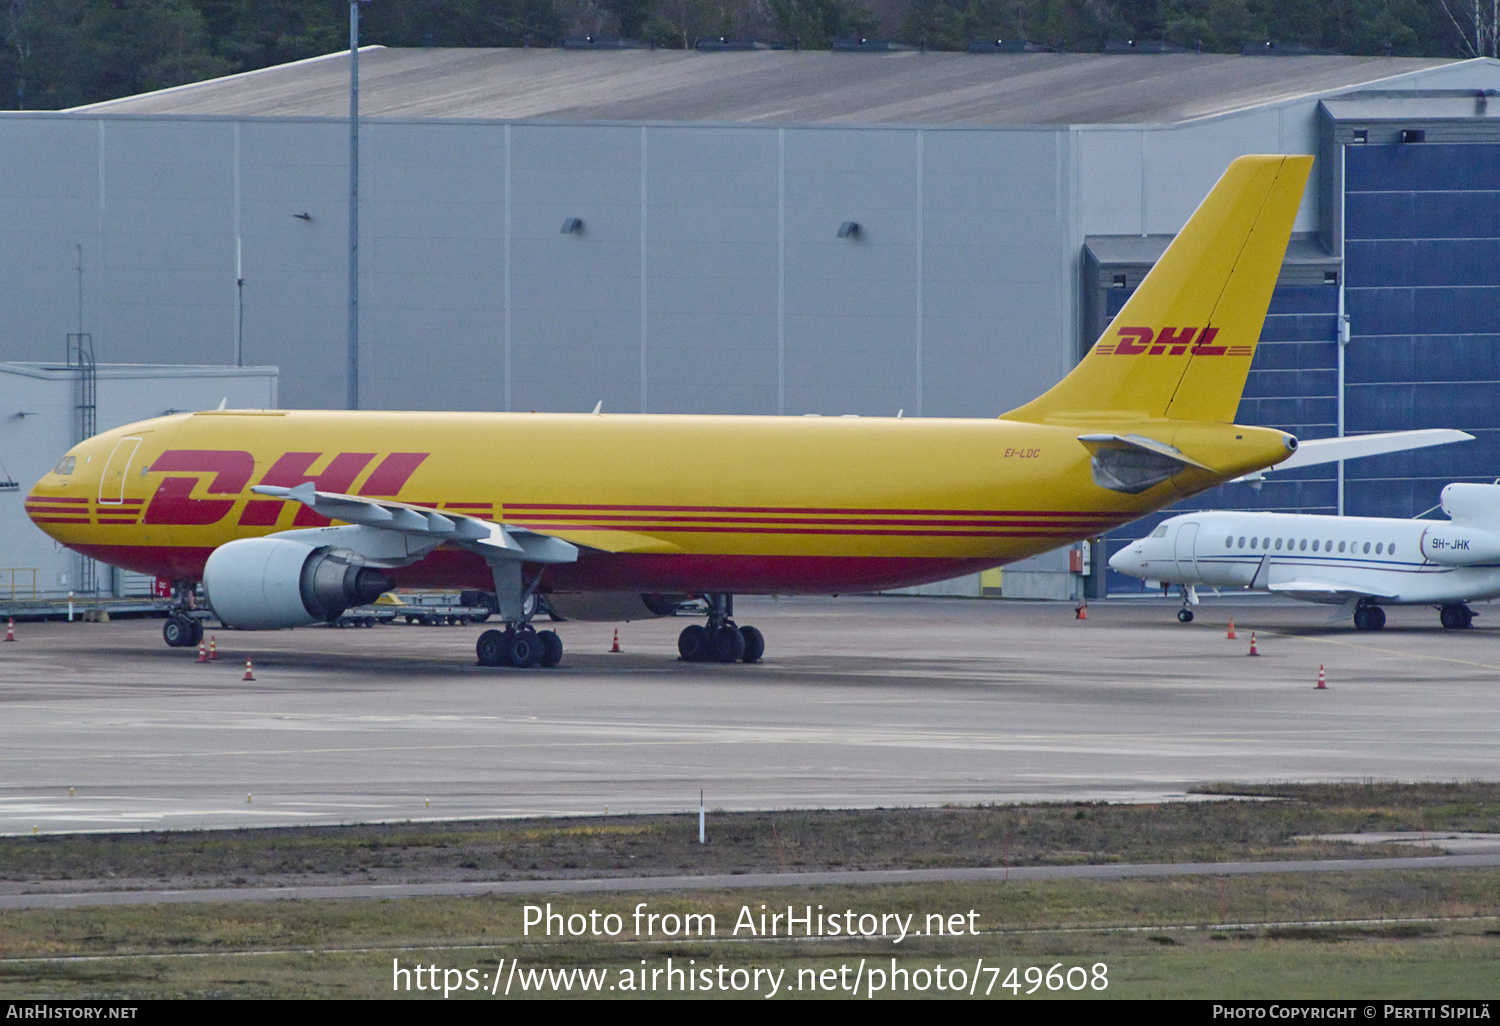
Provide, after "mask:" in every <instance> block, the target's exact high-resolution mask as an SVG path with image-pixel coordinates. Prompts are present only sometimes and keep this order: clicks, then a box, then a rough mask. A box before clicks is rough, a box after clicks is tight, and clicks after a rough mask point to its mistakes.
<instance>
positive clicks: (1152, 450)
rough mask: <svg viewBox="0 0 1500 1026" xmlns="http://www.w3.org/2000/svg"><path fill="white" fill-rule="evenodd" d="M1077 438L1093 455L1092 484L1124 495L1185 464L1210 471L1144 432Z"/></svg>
mask: <svg viewBox="0 0 1500 1026" xmlns="http://www.w3.org/2000/svg"><path fill="white" fill-rule="evenodd" d="M1078 440H1079V441H1080V442H1082V443H1083V447H1084V448H1085V449H1087V450H1088V451H1089V452H1091V453H1093V454H1094V458H1093V459H1091V460H1089V470H1090V471H1091V472H1092V473H1093V475H1094V484H1096V485H1098V486H1099V487H1100V488H1108V489H1110V490H1111V491H1115V492H1124V493H1125V494H1126V495H1138V494H1140V493H1141V492H1144V491H1145V490H1146V489H1148V488H1151V487H1152V486H1154V485H1159V484H1161V483H1162V482H1163V481H1165V480H1167V479H1168V478H1169V477H1172V476H1173V475H1174V474H1178V473H1181V472H1182V471H1184V470H1186V469H1187V468H1188V467H1197V468H1199V469H1200V470H1209V468H1208V467H1205V466H1204V465H1203V464H1201V463H1199V462H1198V461H1197V460H1195V459H1192V458H1191V457H1188V456H1184V455H1183V454H1182V450H1181V449H1178V448H1177V447H1176V446H1174V445H1168V444H1167V443H1166V442H1158V441H1157V440H1156V439H1154V438H1147V437H1146V436H1145V435H1134V434H1132V435H1114V434H1101V435H1079V436H1078Z"/></svg>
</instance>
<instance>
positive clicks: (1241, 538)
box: [1240, 534, 1245, 549]
mask: <svg viewBox="0 0 1500 1026" xmlns="http://www.w3.org/2000/svg"><path fill="white" fill-rule="evenodd" d="M1244 547H1245V536H1244V535H1243V534H1242V535H1240V548H1242V549H1243V548H1244Z"/></svg>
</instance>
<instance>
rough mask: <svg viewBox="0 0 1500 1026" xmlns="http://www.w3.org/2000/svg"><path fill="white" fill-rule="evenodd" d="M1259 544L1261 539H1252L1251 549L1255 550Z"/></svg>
mask: <svg viewBox="0 0 1500 1026" xmlns="http://www.w3.org/2000/svg"><path fill="white" fill-rule="evenodd" d="M1259 544H1260V539H1259V538H1251V539H1250V547H1251V548H1252V549H1253V548H1255V547H1256V546H1257V545H1259Z"/></svg>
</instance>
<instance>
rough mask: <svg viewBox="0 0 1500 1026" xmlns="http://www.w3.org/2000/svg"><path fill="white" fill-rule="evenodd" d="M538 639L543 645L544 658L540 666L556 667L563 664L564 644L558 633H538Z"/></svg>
mask: <svg viewBox="0 0 1500 1026" xmlns="http://www.w3.org/2000/svg"><path fill="white" fill-rule="evenodd" d="M536 638H537V640H538V641H540V642H541V643H542V658H541V659H540V660H538V661H537V665H538V666H556V665H557V664H558V663H560V662H562V657H563V643H562V638H559V637H558V636H557V632H556V631H537V634H536Z"/></svg>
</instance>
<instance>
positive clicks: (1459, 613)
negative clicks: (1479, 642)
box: [1438, 602, 1474, 631]
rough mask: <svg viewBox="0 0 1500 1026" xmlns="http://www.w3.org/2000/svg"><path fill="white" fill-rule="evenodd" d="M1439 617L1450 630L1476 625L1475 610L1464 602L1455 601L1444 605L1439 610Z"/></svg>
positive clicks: (1459, 629)
mask: <svg viewBox="0 0 1500 1026" xmlns="http://www.w3.org/2000/svg"><path fill="white" fill-rule="evenodd" d="M1438 619H1439V620H1441V621H1442V623H1443V626H1444V627H1446V628H1448V629H1449V630H1450V631H1461V630H1464V629H1465V628H1468V627H1472V626H1474V610H1472V609H1470V608H1469V607H1468V606H1466V605H1464V604H1463V603H1462V602H1455V603H1451V604H1449V605H1446V606H1443V607H1442V609H1440V610H1439V612H1438Z"/></svg>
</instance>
